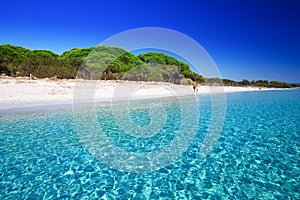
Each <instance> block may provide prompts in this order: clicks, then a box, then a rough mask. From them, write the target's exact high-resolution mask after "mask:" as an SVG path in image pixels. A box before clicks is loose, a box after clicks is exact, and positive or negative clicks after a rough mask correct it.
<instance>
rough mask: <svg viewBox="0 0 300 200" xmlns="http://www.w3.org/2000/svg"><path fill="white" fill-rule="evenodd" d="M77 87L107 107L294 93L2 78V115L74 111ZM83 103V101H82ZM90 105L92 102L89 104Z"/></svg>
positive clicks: (163, 84)
mask: <svg viewBox="0 0 300 200" xmlns="http://www.w3.org/2000/svg"><path fill="white" fill-rule="evenodd" d="M78 83H84V84H85V83H87V84H85V85H87V86H92V87H95V88H93V90H92V92H94V98H93V101H94V102H95V103H97V104H104V105H105V104H106V105H107V104H108V103H111V100H112V99H113V100H117V101H122V100H128V99H132V100H142V99H143V100H144V99H159V98H170V97H179V96H180V97H183V96H189V95H210V94H217V93H233V92H251V91H270V90H291V89H288V88H259V87H250V86H249V87H233V86H224V87H221V86H200V87H199V91H198V93H195V92H193V89H192V86H191V85H173V84H169V83H155V82H126V81H120V82H117V83H116V82H113V81H80V80H50V79H37V80H29V78H24V77H21V78H20V77H18V78H12V77H6V76H5V77H1V76H0V90H1V91H2V94H1V95H0V111H9V110H29V108H38V107H64V106H63V105H65V106H66V107H72V104H73V96H74V91H75V90H74V89H75V88H76V89H77V87H78V86H77V85H76V84H78ZM79 101H80V100H79ZM88 101H90V100H88Z"/></svg>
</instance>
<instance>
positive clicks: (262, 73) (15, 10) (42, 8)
mask: <svg viewBox="0 0 300 200" xmlns="http://www.w3.org/2000/svg"><path fill="white" fill-rule="evenodd" d="M0 5H1V12H0V44H7V43H9V44H12V45H18V46H23V47H26V48H29V49H48V50H51V51H54V52H56V53H59V54H60V53H62V52H63V51H65V50H69V49H71V48H74V47H90V46H95V45H98V44H99V43H100V42H102V41H103V40H105V39H107V38H108V37H110V36H113V35H114V34H117V33H119V32H122V31H125V30H128V29H132V28H139V27H149V26H151V27H164V28H169V29H173V30H176V31H179V32H182V33H184V34H186V35H188V36H190V37H192V38H193V39H195V40H196V41H197V42H198V43H200V44H201V45H202V46H203V47H204V48H205V49H206V50H207V52H208V53H209V54H210V56H211V57H212V58H213V60H214V61H215V63H216V64H217V66H218V68H219V70H220V72H221V75H222V77H223V78H230V79H233V80H242V79H248V80H258V79H267V80H274V79H276V80H280V81H287V82H298V83H299V82H300V1H299V0H294V1H291V0H282V1H277V0H252V1H251V0H242V1H241V0H236V1H233V0H226V1H224V0H219V1H216V0H211V1H210V0H206V1H201V0H198V1H176V0H173V1H167V0H159V1H157V0H151V1H142V0H136V1H133V0H126V1H125V0H122V1H114V0H111V1H109V0H107V1H102V0H98V1H97V0H95V1H89V0H85V1H76V0H74V1H63V0H60V1H59V0H53V1H49V0H48V1H41V0H39V1H35V0H26V1H21V0H14V1H2V2H1V3H0Z"/></svg>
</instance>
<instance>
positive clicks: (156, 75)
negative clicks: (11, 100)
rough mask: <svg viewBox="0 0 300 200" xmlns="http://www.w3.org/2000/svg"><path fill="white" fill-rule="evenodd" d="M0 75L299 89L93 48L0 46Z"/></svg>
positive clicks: (153, 56)
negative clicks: (210, 75)
mask: <svg viewBox="0 0 300 200" xmlns="http://www.w3.org/2000/svg"><path fill="white" fill-rule="evenodd" d="M0 73H1V74H5V75H8V76H30V75H32V76H33V77H36V78H51V77H56V78H59V79H63V78H65V79H74V78H83V79H91V80H95V79H97V80H99V79H102V80H117V79H123V80H130V81H162V82H170V83H175V84H191V83H192V82H198V83H200V84H203V85H225V86H258V87H280V88H283V87H284V88H289V87H299V86H300V85H298V84H288V83H286V82H279V81H270V82H269V81H267V80H258V81H251V82H250V81H248V80H243V81H240V82H237V81H233V80H229V79H219V78H205V77H203V76H201V75H199V74H197V73H195V72H193V71H191V69H190V66H189V65H188V64H186V63H184V62H182V61H179V60H177V59H175V58H174V57H172V56H168V55H165V54H163V53H158V52H148V53H145V54H141V55H138V56H135V55H133V54H131V53H130V52H127V51H126V50H124V49H121V48H118V47H109V46H97V47H90V48H74V49H71V50H69V51H65V52H63V53H62V54H61V55H58V54H55V53H53V52H51V51H48V50H29V49H26V48H23V47H18V46H13V45H9V44H5V45H0Z"/></svg>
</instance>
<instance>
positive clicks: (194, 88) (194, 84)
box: [193, 82, 196, 92]
mask: <svg viewBox="0 0 300 200" xmlns="http://www.w3.org/2000/svg"><path fill="white" fill-rule="evenodd" d="M193 90H194V92H196V83H195V82H194V83H193Z"/></svg>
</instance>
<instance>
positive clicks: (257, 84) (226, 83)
mask: <svg viewBox="0 0 300 200" xmlns="http://www.w3.org/2000/svg"><path fill="white" fill-rule="evenodd" d="M205 83H206V84H207V85H224V86H255V87H268V88H292V87H300V84H289V83H287V82H280V81H276V80H273V81H268V80H257V81H255V80H253V81H251V82H250V81H248V80H246V79H244V80H242V81H233V80H230V79H219V78H210V79H205Z"/></svg>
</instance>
